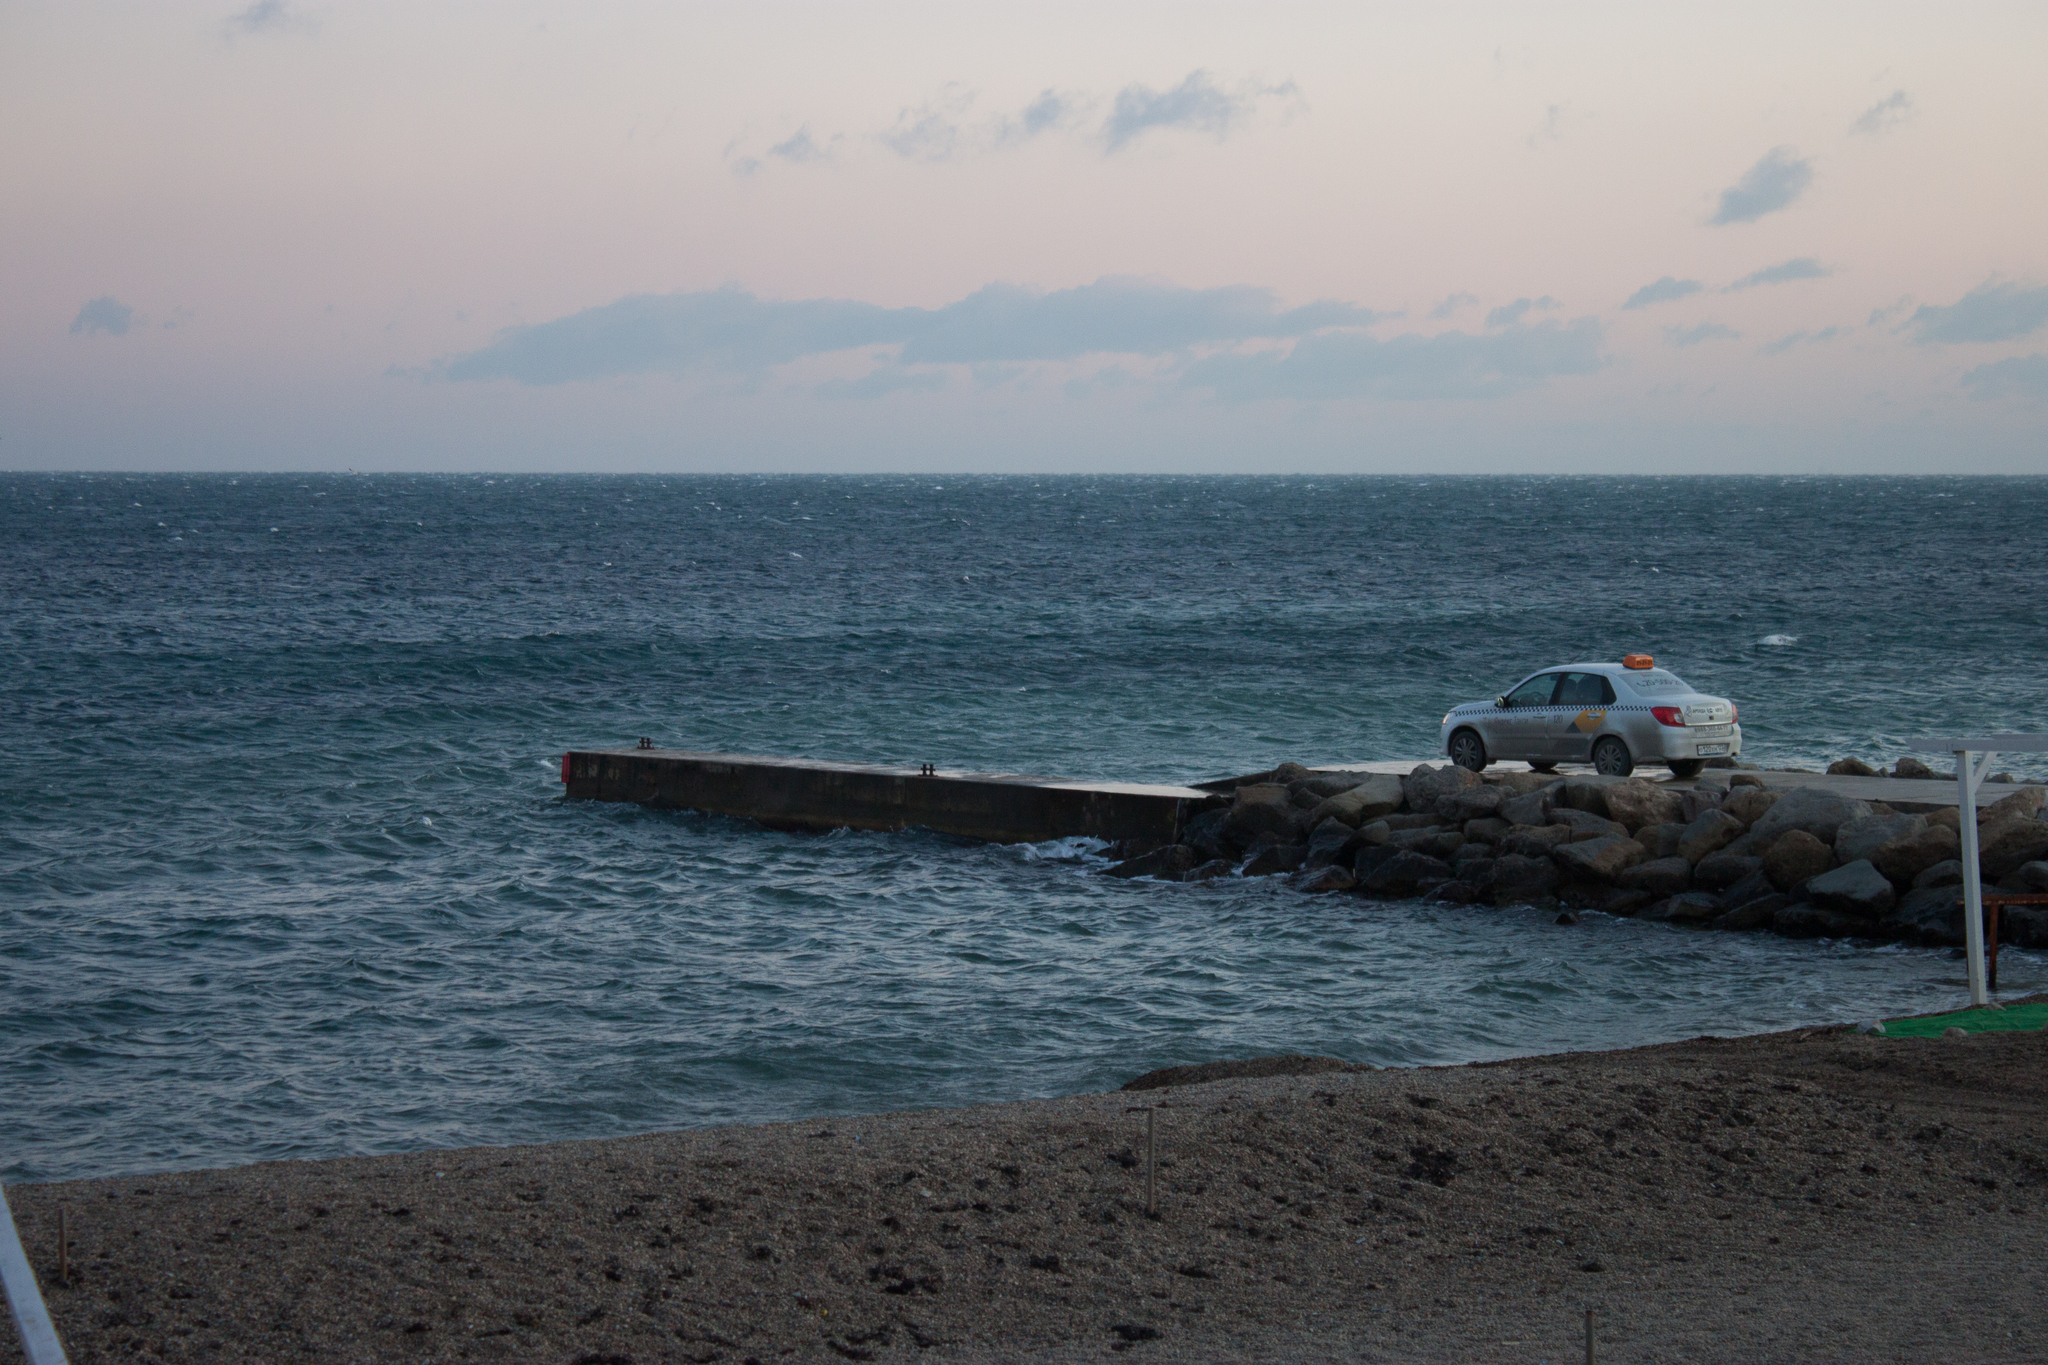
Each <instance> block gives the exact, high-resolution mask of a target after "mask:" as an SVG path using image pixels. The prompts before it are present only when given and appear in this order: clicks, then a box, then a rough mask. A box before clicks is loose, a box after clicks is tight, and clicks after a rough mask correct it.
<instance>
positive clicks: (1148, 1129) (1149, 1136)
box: [1145, 1107, 1159, 1218]
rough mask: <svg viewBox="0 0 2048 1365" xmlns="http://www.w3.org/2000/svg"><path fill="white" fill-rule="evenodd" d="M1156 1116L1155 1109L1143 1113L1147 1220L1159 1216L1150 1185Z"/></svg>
mask: <svg viewBox="0 0 2048 1365" xmlns="http://www.w3.org/2000/svg"><path fill="white" fill-rule="evenodd" d="M1158 1114H1159V1110H1158V1109H1157V1108H1156V1107H1155V1108H1151V1109H1147V1110H1146V1111H1145V1216H1146V1217H1147V1218H1157V1217H1158V1216H1159V1201H1158V1200H1157V1199H1155V1198H1154V1197H1153V1190H1154V1186H1153V1183H1152V1173H1153V1170H1154V1168H1155V1162H1154V1157H1155V1156H1156V1155H1157V1154H1158V1149H1157V1146H1156V1144H1155V1143H1154V1141H1153V1134H1154V1131H1155V1130H1154V1126H1153V1120H1154V1119H1155V1118H1157V1117H1158Z"/></svg>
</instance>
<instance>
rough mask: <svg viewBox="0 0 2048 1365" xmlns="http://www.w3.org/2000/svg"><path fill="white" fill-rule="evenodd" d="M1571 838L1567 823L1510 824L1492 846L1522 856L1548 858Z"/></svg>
mask: <svg viewBox="0 0 2048 1365" xmlns="http://www.w3.org/2000/svg"><path fill="white" fill-rule="evenodd" d="M1571 840H1572V831H1571V826H1569V825H1512V826H1510V827H1509V828H1508V831H1507V832H1506V833H1505V834H1503V835H1501V836H1500V842H1499V843H1497V844H1495V845H1494V847H1495V848H1496V849H1497V850H1499V851H1501V852H1505V853H1519V854H1520V855H1521V856H1523V857H1524V858H1548V857H1549V856H1550V855H1551V854H1553V853H1555V852H1556V851H1557V850H1558V849H1560V848H1562V847H1564V846H1565V845H1566V844H1568V843H1570V842H1571Z"/></svg>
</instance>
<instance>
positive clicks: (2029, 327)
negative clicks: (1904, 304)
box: [1906, 282, 2048, 346]
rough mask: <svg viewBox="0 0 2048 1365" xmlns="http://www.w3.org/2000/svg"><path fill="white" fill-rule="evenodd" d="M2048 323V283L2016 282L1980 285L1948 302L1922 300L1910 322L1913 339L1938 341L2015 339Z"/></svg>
mask: <svg viewBox="0 0 2048 1365" xmlns="http://www.w3.org/2000/svg"><path fill="white" fill-rule="evenodd" d="M2043 323H2048V286H2044V287H2042V288H2038V289H2022V288H2020V287H2019V286H2018V285H2016V284H1992V283H1989V282H1986V283H1984V284H1980V285H1978V286H1977V287H1976V288H1975V289H1972V290H1971V291H1970V292H1969V293H1967V294H1965V295H1963V296H1962V297H1961V298H1960V299H1957V300H1956V301H1955V302H1954V303H1951V304H1947V305H1937V304H1922V305H1920V307H1919V308H1917V309H1915V310H1914V312H1913V316H1912V317H1911V318H1909V319H1908V320H1907V322H1906V326H1907V327H1908V328H1910V329H1911V330H1912V332H1913V340H1915V341H1916V342H1919V343H1920V344H1921V345H1923V346H1926V345H1930V344H1933V343H1937V342H1942V343H1946V342H1958V341H2011V340H2012V339H2013V338H2014V337H2023V336H2025V335H2027V334H2028V333H2029V332H2033V331H2037V330H2039V329H2040V327H2041V325H2042V324H2043Z"/></svg>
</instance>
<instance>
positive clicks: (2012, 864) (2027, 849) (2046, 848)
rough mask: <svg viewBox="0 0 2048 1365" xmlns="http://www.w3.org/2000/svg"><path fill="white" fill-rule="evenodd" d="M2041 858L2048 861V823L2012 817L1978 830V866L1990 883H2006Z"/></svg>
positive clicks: (2029, 818) (2018, 816) (2026, 817)
mask: <svg viewBox="0 0 2048 1365" xmlns="http://www.w3.org/2000/svg"><path fill="white" fill-rule="evenodd" d="M2041 858H2048V821H2043V820H2035V819H2032V818H2031V817H2028V816H2024V815H2008V816H2007V817H2006V818H2004V819H2002V820H1997V821H1994V822H1992V823H1989V824H1985V825H1982V826H1980V827H1979V828H1978V830H1977V866H1978V867H1979V868H1981V869H1983V873H1984V878H1985V880H1986V881H1993V882H1999V881H2004V880H2005V879H2006V878H2007V877H2010V876H2011V875H2012V874H2013V873H2015V872H2017V871H2019V870H2020V868H2021V867H2023V866H2024V865H2026V864H2027V863H2031V862H2034V861H2036V860H2037V859H2041Z"/></svg>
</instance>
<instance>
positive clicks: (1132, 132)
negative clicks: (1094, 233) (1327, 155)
mask: <svg viewBox="0 0 2048 1365" xmlns="http://www.w3.org/2000/svg"><path fill="white" fill-rule="evenodd" d="M1295 93H1296V88H1295V85H1294V82H1292V81H1288V82H1287V83H1286V84H1284V85H1256V84H1252V85H1246V86H1242V87H1240V88H1239V90H1238V92H1237V93H1236V94H1231V93H1230V92H1228V91H1226V90H1224V89H1223V88H1222V87H1221V86H1219V85H1217V84H1216V82H1215V80H1214V79H1213V78H1212V77H1211V76H1210V75H1209V73H1208V72H1206V71H1191V72H1189V73H1188V76H1187V79H1186V80H1183V81H1182V82H1181V83H1180V84H1179V85H1177V86H1175V87H1174V88H1173V89H1171V90H1153V89H1151V88H1150V87H1149V86H1143V85H1127V86H1125V87H1124V88H1123V89H1122V90H1119V91H1118V92H1117V95H1116V102H1115V104H1114V105H1113V106H1112V107H1111V109H1110V114H1109V118H1108V120H1107V121H1106V122H1104V123H1103V125H1102V143H1103V148H1104V150H1106V151H1111V152H1114V151H1117V150H1119V149H1121V148H1122V147H1124V146H1125V145H1126V144H1128V143H1129V142H1131V141H1133V140H1134V139H1136V138H1138V137H1141V136H1143V135H1144V134H1145V133H1148V132H1150V131H1151V130H1153V129H1155V128H1185V129H1189V130H1191V131H1194V132H1201V133H1209V134H1212V135H1213V136H1215V138H1216V139H1217V140H1218V141H1221V140H1222V139H1224V138H1225V137H1228V136H1229V135H1230V133H1231V132H1232V130H1233V129H1235V128H1237V127H1238V126H1239V125H1241V124H1242V123H1243V122H1244V121H1245V120H1246V119H1248V118H1250V117H1251V115H1252V112H1253V111H1254V110H1255V109H1256V108H1257V107H1258V103H1259V101H1260V100H1262V99H1266V98H1269V97H1275V96H1278V97H1284V96H1288V95H1292V94H1295Z"/></svg>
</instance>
